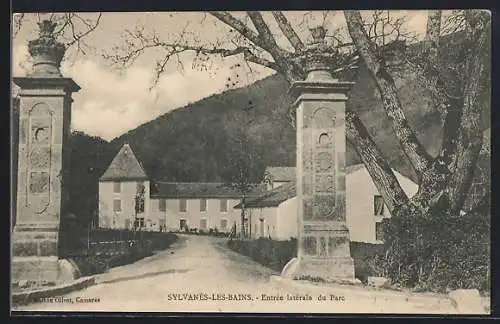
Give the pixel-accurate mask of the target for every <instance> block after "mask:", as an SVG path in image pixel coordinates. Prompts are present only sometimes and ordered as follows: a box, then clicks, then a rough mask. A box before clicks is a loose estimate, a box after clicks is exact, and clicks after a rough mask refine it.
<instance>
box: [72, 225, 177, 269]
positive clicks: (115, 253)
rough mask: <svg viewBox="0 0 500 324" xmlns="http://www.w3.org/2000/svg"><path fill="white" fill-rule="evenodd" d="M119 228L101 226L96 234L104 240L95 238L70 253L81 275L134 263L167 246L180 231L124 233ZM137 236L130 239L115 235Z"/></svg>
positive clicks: (175, 238)
mask: <svg viewBox="0 0 500 324" xmlns="http://www.w3.org/2000/svg"><path fill="white" fill-rule="evenodd" d="M117 232H118V230H99V231H96V233H97V234H96V235H95V236H92V237H93V238H95V237H98V238H99V239H101V240H103V241H101V242H95V241H94V240H93V241H94V244H92V245H91V248H90V249H88V250H86V251H85V253H77V254H73V255H68V257H69V258H71V259H73V260H74V261H75V263H76V264H77V265H78V267H79V270H80V273H81V275H82V276H89V275H93V274H98V273H102V272H105V271H106V270H107V269H109V268H112V267H117V266H121V265H125V264H130V263H133V262H135V261H137V260H139V259H142V258H144V257H147V256H150V255H152V254H153V251H158V250H164V249H166V248H168V247H169V246H170V245H171V244H172V243H173V242H175V241H176V240H177V235H175V234H173V233H165V232H142V233H133V234H131V233H127V231H122V233H119V234H117ZM121 238H135V240H128V241H113V239H121Z"/></svg>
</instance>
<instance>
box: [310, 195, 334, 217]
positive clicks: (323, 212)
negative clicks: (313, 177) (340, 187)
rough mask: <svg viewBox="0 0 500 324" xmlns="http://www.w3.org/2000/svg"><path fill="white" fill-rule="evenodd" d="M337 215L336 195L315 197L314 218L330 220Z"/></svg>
mask: <svg viewBox="0 0 500 324" xmlns="http://www.w3.org/2000/svg"><path fill="white" fill-rule="evenodd" d="M334 217H335V196H330V195H328V196H315V197H314V219H316V220H329V219H334Z"/></svg>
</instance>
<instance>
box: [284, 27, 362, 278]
mask: <svg viewBox="0 0 500 324" xmlns="http://www.w3.org/2000/svg"><path fill="white" fill-rule="evenodd" d="M313 36H314V34H313ZM319 41H321V39H320V40H319ZM314 50H317V51H318V54H317V55H316V54H314ZM312 52H313V54H311V55H309V56H308V57H307V61H306V64H307V65H306V66H307V72H308V75H307V78H306V79H305V80H304V81H299V82H295V83H294V84H293V85H292V87H291V89H290V92H291V94H292V95H293V96H294V98H296V100H295V103H294V107H293V108H294V109H296V123H297V124H296V127H297V161H296V163H297V167H296V169H297V188H296V190H297V198H298V218H299V219H298V222H299V226H298V228H299V233H298V249H297V250H298V255H297V258H296V259H295V260H294V262H293V263H294V264H293V265H287V267H286V268H285V269H284V272H283V273H282V275H283V276H285V277H292V278H300V277H303V278H321V279H324V280H327V281H338V280H340V281H354V262H353V259H352V258H351V256H350V248H349V231H348V229H347V226H346V208H345V205H346V190H345V189H346V183H345V170H344V169H345V159H346V137H345V125H344V122H345V103H346V100H347V93H348V91H349V90H350V89H351V86H352V83H349V82H340V81H339V80H337V79H334V78H333V77H332V75H331V73H330V71H329V64H328V62H327V61H325V58H324V57H323V54H322V49H321V46H317V48H313V51H312Z"/></svg>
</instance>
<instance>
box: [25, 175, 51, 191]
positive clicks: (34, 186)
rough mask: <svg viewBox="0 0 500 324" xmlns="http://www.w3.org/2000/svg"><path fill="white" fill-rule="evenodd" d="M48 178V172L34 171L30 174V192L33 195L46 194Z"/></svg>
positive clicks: (48, 183)
mask: <svg viewBox="0 0 500 324" xmlns="http://www.w3.org/2000/svg"><path fill="white" fill-rule="evenodd" d="M49 185H50V176H49V173H48V172H39V171H34V172H31V173H30V190H29V191H30V192H31V193H33V194H40V193H46V192H48V191H49V189H50V187H49Z"/></svg>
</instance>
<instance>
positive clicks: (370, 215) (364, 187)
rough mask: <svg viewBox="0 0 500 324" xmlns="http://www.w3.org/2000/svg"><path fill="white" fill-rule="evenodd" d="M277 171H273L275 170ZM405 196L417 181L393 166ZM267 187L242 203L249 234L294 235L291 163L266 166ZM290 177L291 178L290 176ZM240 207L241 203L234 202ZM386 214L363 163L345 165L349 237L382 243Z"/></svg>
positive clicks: (278, 237) (413, 191)
mask: <svg viewBox="0 0 500 324" xmlns="http://www.w3.org/2000/svg"><path fill="white" fill-rule="evenodd" d="M276 171H277V172H276ZM393 172H394V174H395V176H396V178H397V179H398V181H399V183H400V185H401V187H402V188H403V190H404V191H405V192H406V194H407V195H408V196H409V197H412V196H413V195H415V194H416V192H417V190H418V185H417V184H415V183H414V182H413V181H412V180H410V179H408V178H406V177H405V176H403V175H401V174H400V173H399V172H397V171H395V170H393ZM267 174H268V178H269V179H271V180H270V181H268V183H272V184H271V185H269V188H270V190H269V191H267V192H265V193H263V194H262V195H261V196H260V197H257V198H255V199H252V200H248V201H247V203H246V204H245V208H246V211H245V213H246V215H247V218H248V221H249V223H250V228H251V233H250V234H251V236H252V237H253V238H259V237H266V238H271V239H274V240H288V239H290V238H296V237H297V233H298V214H297V208H298V201H297V197H296V191H295V184H296V181H295V167H281V168H268V171H267ZM292 179H293V180H292ZM235 208H237V209H241V204H238V205H237V206H235ZM387 217H390V214H389V212H388V210H387V208H386V206H385V205H384V202H383V200H382V196H381V195H380V194H379V192H378V190H377V188H376V187H375V184H374V183H373V180H372V178H371V176H370V174H369V173H368V171H367V170H366V168H365V166H364V165H363V164H354V165H351V166H348V167H346V222H347V227H348V229H349V235H350V240H351V241H354V242H363V243H371V244H380V243H382V240H381V237H380V224H381V222H382V220H383V219H384V218H387Z"/></svg>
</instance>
